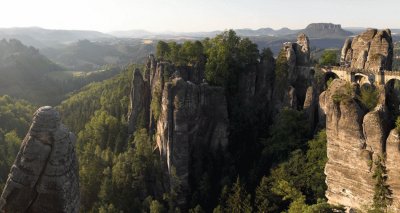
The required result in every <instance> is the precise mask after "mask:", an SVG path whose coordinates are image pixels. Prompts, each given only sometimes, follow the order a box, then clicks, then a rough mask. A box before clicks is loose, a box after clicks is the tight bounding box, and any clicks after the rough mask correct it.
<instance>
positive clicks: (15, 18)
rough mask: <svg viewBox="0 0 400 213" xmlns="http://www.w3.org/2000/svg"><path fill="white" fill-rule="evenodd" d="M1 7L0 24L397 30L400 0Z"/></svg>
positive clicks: (25, 3) (65, 1)
mask: <svg viewBox="0 0 400 213" xmlns="http://www.w3.org/2000/svg"><path fill="white" fill-rule="evenodd" d="M0 8H1V9H0V27H28V26H38V27H43V28H51V29H86V30H98V31H103V32H109V31H115V30H130V29H144V30H149V31H157V32H161V31H210V30H223V29H229V28H254V29H255V28H261V27H272V28H281V27H289V28H304V27H305V26H306V25H307V24H309V23H312V22H332V23H336V24H342V26H347V27H349V26H351V27H355V26H357V27H377V28H388V27H389V28H400V0H0Z"/></svg>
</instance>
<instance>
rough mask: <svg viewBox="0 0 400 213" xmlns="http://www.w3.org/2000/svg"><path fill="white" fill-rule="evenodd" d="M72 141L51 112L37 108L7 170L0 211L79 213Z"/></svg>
mask: <svg viewBox="0 0 400 213" xmlns="http://www.w3.org/2000/svg"><path fill="white" fill-rule="evenodd" d="M75 141H76V139H75V136H74V134H73V133H71V132H69V131H68V129H67V128H66V127H65V126H64V125H63V124H62V123H61V121H60V115H59V113H58V112H57V111H56V110H55V109H54V108H52V107H49V106H45V107H41V108H39V109H38V110H37V111H36V112H35V114H34V117H33V121H32V125H31V127H30V129H29V131H28V133H27V135H26V136H25V139H24V140H23V142H22V144H21V147H20V150H19V153H18V155H17V158H16V160H15V162H14V165H13V166H12V167H11V171H10V174H9V177H8V180H7V183H6V185H5V187H4V190H3V193H2V195H1V198H0V211H2V212H34V213H35V212H66V213H71V212H72V213H73V212H79V173H78V172H79V171H78V160H77V158H76V155H75Z"/></svg>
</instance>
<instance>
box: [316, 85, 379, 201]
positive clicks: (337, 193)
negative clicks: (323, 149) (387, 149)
mask: <svg viewBox="0 0 400 213" xmlns="http://www.w3.org/2000/svg"><path fill="white" fill-rule="evenodd" d="M319 100H320V105H321V108H322V109H323V111H324V112H325V113H326V133H327V140H328V144H327V155H328V162H327V164H326V167H325V174H326V176H327V177H326V183H327V186H328V189H327V191H326V197H327V198H328V201H329V202H330V203H332V204H341V205H344V206H349V207H352V208H358V209H361V207H362V206H363V205H369V204H370V201H371V200H372V196H373V186H374V181H373V179H372V171H371V166H372V152H371V151H370V150H368V149H367V148H366V141H365V137H364V134H363V126H362V121H363V117H364V115H365V111H364V110H363V109H362V108H361V107H360V106H359V104H358V103H357V101H356V100H355V96H354V93H353V88H352V87H351V85H349V83H347V82H345V81H342V80H339V79H335V80H334V81H333V82H332V84H331V86H330V87H329V89H328V90H327V91H325V92H323V93H322V94H321V95H320V99H319Z"/></svg>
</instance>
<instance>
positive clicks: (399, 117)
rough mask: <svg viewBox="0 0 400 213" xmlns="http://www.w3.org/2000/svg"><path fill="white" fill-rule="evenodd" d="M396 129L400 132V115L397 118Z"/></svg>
mask: <svg viewBox="0 0 400 213" xmlns="http://www.w3.org/2000/svg"><path fill="white" fill-rule="evenodd" d="M396 130H397V132H398V133H400V116H398V117H397V118H396Z"/></svg>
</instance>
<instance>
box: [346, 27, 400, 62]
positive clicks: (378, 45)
mask: <svg viewBox="0 0 400 213" xmlns="http://www.w3.org/2000/svg"><path fill="white" fill-rule="evenodd" d="M350 45H351V46H350ZM341 63H342V64H343V65H347V66H350V67H352V68H356V69H368V70H382V69H384V70H392V63H393V41H392V36H391V31H390V30H383V31H378V30H376V29H368V30H367V31H366V32H364V33H362V34H360V35H358V36H356V37H354V38H353V39H352V41H351V40H350V39H348V40H346V42H345V43H344V46H343V48H342V55H341Z"/></svg>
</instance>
